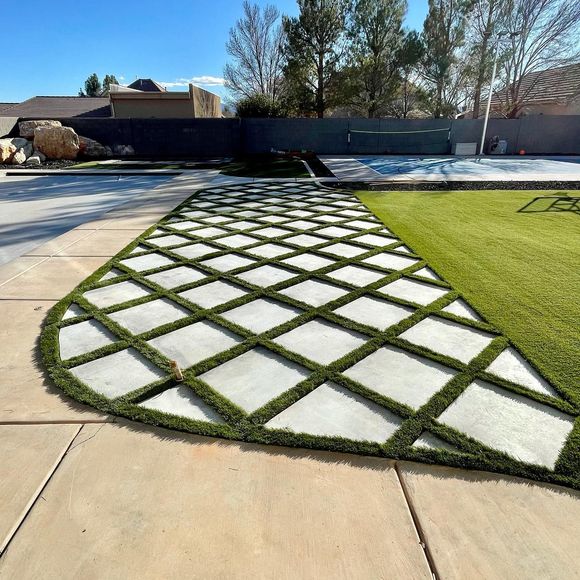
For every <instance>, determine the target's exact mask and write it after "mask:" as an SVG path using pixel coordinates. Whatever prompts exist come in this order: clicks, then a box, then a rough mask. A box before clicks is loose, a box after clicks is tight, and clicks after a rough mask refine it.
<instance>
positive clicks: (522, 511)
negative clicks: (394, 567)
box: [397, 462, 580, 580]
mask: <svg viewBox="0 0 580 580" xmlns="http://www.w3.org/2000/svg"><path fill="white" fill-rule="evenodd" d="M397 467H398V471H399V474H400V476H401V477H402V479H403V481H404V483H405V487H406V490H407V493H408V496H409V499H410V502H411V503H412V505H413V506H414V507H415V512H416V514H417V518H418V524H419V525H420V526H421V529H422V530H423V534H424V538H425V542H426V543H427V545H428V546H429V550H430V552H431V554H432V557H433V559H434V561H435V562H436V565H437V571H438V577H439V578H450V579H453V580H463V579H465V578H482V579H483V578H522V579H524V578H550V579H551V580H552V579H553V580H556V579H559V578H574V577H576V576H577V575H578V534H579V533H580V524H579V522H580V492H578V491H574V490H571V489H564V488H562V487H559V486H556V485H548V484H541V483H537V482H531V481H529V480H525V479H519V478H515V477H509V476H502V475H496V474H493V473H483V472H481V471H466V470H463V469H452V468H448V467H441V466H436V465H424V464H419V463H409V462H399V463H398V466H397Z"/></svg>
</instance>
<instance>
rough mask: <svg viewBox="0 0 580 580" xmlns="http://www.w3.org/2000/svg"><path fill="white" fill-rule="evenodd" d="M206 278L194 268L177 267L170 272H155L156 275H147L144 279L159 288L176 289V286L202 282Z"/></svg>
mask: <svg viewBox="0 0 580 580" xmlns="http://www.w3.org/2000/svg"><path fill="white" fill-rule="evenodd" d="M206 277H207V275H206V274H204V273H203V272H200V271H199V270H196V269H195V268H190V267H189V266H178V267H177V268H172V269H171V270H164V271H163V272H157V274H149V275H148V276H145V279H146V280H150V281H151V282H155V284H159V286H162V287H163V288H177V286H183V284H191V283H192V282H199V280H203V279H204V278H206Z"/></svg>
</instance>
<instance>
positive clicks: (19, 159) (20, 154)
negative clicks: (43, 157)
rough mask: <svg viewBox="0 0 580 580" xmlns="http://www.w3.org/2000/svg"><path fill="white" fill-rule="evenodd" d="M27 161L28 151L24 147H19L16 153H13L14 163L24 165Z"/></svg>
mask: <svg viewBox="0 0 580 580" xmlns="http://www.w3.org/2000/svg"><path fill="white" fill-rule="evenodd" d="M25 161H26V153H25V152H24V149H18V151H16V153H14V155H12V161H11V163H12V165H22V164H23V163H24V162H25Z"/></svg>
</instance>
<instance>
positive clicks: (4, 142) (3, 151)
mask: <svg viewBox="0 0 580 580" xmlns="http://www.w3.org/2000/svg"><path fill="white" fill-rule="evenodd" d="M17 150H18V148H17V147H15V146H14V144H13V143H12V139H0V163H6V162H8V161H10V159H12V156H13V155H14V153H16V151H17Z"/></svg>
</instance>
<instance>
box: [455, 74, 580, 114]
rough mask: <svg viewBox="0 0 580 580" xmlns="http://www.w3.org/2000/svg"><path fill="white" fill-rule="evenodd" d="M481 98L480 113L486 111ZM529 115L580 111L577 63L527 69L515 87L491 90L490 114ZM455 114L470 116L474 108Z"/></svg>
mask: <svg viewBox="0 0 580 580" xmlns="http://www.w3.org/2000/svg"><path fill="white" fill-rule="evenodd" d="M514 96H516V97H517V99H516V100H517V102H515V103H514ZM481 101H482V106H481V110H480V117H481V116H483V115H484V114H485V107H486V105H487V95H485V96H484V97H483V98H482V100H481ZM514 109H516V110H515V114H514V115H510V112H512V111H514ZM529 115H580V63H577V64H571V65H567V66H561V67H557V68H551V69H546V70H542V71H536V72H531V73H528V74H527V75H524V76H523V77H522V78H521V79H520V80H519V81H518V82H517V89H516V87H512V86H510V87H506V88H504V89H502V90H500V91H497V92H495V93H493V95H492V97H491V109H490V116H492V117H500V118H501V117H508V116H511V117H526V116H529ZM458 117H460V118H464V119H471V118H472V117H473V112H472V111H466V112H465V113H462V114H461V115H459V116H458Z"/></svg>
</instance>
